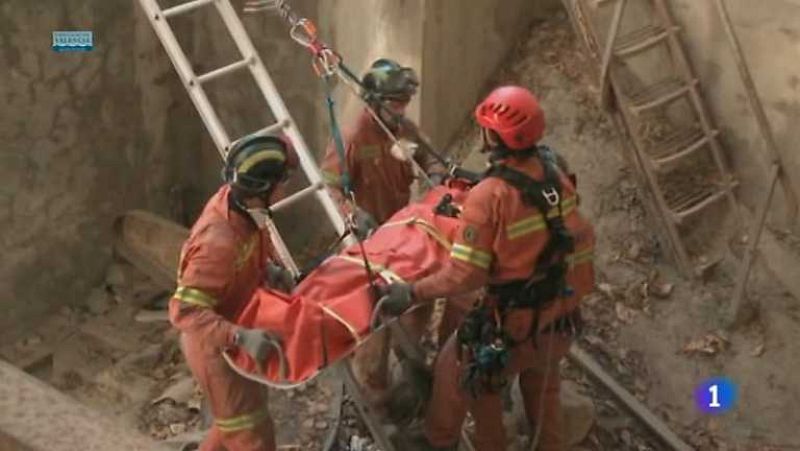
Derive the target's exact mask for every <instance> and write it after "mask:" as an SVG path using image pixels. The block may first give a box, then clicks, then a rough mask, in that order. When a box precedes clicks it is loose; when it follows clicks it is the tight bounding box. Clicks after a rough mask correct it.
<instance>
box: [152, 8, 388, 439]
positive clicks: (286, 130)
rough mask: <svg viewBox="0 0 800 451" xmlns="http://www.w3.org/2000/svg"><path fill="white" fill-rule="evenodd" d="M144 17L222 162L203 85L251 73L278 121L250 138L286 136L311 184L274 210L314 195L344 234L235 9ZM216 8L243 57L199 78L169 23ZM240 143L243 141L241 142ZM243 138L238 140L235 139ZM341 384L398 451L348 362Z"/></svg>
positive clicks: (223, 135)
mask: <svg viewBox="0 0 800 451" xmlns="http://www.w3.org/2000/svg"><path fill="white" fill-rule="evenodd" d="M139 4H140V5H141V6H142V8H143V10H144V12H145V14H146V15H147V18H148V20H149V21H150V24H151V25H152V26H153V29H154V30H155V32H156V34H157V35H158V38H159V40H160V41H161V43H162V44H163V46H164V49H165V50H166V52H167V55H169V58H170V60H171V61H172V64H173V66H175V70H176V71H177V72H178V75H179V76H180V78H181V81H182V82H183V85H184V88H186V91H187V92H188V93H189V97H191V99H192V102H193V103H194V105H195V107H196V108H197V111H198V113H200V117H201V118H202V120H203V123H204V124H205V126H206V129H207V130H208V132H209V133H210V134H211V138H212V139H213V140H214V144H215V145H216V147H217V150H218V151H219V154H220V156H221V157H222V158H223V159H224V158H225V155H226V154H227V152H228V150H229V149H230V147H231V144H232V143H233V142H235V140H231V138H230V137H229V136H228V133H227V132H226V131H225V129H224V127H223V126H222V123H221V122H220V119H219V117H218V115H217V113H216V112H215V110H214V108H213V106H212V105H211V102H210V101H209V99H208V96H207V95H206V92H205V90H204V87H203V85H204V84H205V83H207V82H209V81H211V80H214V79H217V78H220V77H224V76H226V75H229V74H232V73H236V72H239V71H244V70H249V71H250V74H251V75H252V76H253V79H254V80H255V82H256V85H257V86H258V88H259V90H260V91H261V94H262V95H263V97H264V100H266V102H267V104H268V106H269V108H270V110H271V111H272V114H273V117H275V118H276V122H275V123H274V124H271V125H268V126H266V127H264V128H263V129H261V130H257V131H255V132H254V133H252V135H265V134H271V133H283V134H284V135H285V136H286V137H287V138H288V139H289V141H290V142H291V144H292V145H293V146H294V149H295V151H296V152H297V155H298V159H299V161H300V166H301V168H302V170H303V172H304V173H305V175H306V177H307V178H308V180H309V182H310V185H309V186H307V187H306V188H303V189H301V190H300V191H298V192H296V193H294V194H292V195H290V196H288V197H286V198H285V199H282V200H281V201H280V202H277V203H276V204H275V205H273V206H272V210H274V211H279V210H281V209H283V208H286V207H288V206H290V205H292V204H294V203H296V202H297V201H299V200H301V199H304V198H306V197H309V196H312V195H313V196H314V197H316V199H317V200H318V201H319V203H320V204H321V205H322V207H323V209H324V211H325V214H326V215H327V217H328V219H329V220H330V223H331V225H332V226H333V227H334V229H335V231H336V233H337V234H341V233H343V232H344V230H345V222H344V218H343V217H342V214H341V212H340V211H339V209H338V208H337V206H336V203H335V202H334V200H333V198H332V197H331V196H330V194H329V193H328V191H327V190H326V189H325V185H324V183H323V180H322V175H321V173H320V170H319V167H318V166H317V164H316V161H315V159H314V157H313V155H312V154H311V152H310V151H309V149H308V146H307V145H306V142H305V140H304V139H303V136H302V134H301V133H300V130H299V129H298V128H297V125H296V123H295V122H294V120H293V119H292V117H291V115H290V114H289V110H288V109H287V108H286V105H285V103H284V102H283V99H282V98H281V95H280V94H279V93H278V90H277V88H276V87H275V83H274V82H273V81H272V78H270V76H269V73H268V72H267V69H266V68H265V66H264V64H263V63H262V61H261V58H260V57H259V55H258V52H257V51H256V49H255V47H254V46H253V43H252V41H251V40H250V37H249V36H248V35H247V32H246V30H245V28H244V25H243V24H242V22H241V20H240V19H239V16H238V15H237V13H236V10H235V9H234V8H233V6H232V5H231V3H230V1H229V0H192V1H189V2H186V3H183V4H180V5H177V6H173V7H170V8H166V9H162V8H161V7H160V6H159V4H158V2H157V0H139ZM211 6H213V7H214V8H215V9H216V10H217V12H218V13H219V16H220V17H221V18H222V21H223V23H224V24H225V28H226V29H227V30H228V32H229V33H230V37H231V38H232V39H233V42H234V43H235V44H236V47H237V49H238V50H239V55H238V57H237V60H236V61H235V62H232V63H230V64H228V65H226V66H223V67H220V68H217V69H214V70H211V71H209V72H207V73H204V74H200V75H198V74H196V73H194V71H193V70H192V65H191V63H190V62H189V60H188V58H187V57H186V53H185V52H184V51H183V49H182V48H181V46H180V44H179V43H178V40H177V39H176V37H175V33H174V32H173V30H172V27H171V26H170V24H169V19H171V18H174V17H176V16H180V15H184V14H189V13H190V12H192V11H195V10H197V9H200V8H204V7H205V8H208V7H211ZM240 138H241V137H240ZM237 139H239V138H237ZM264 220H265V221H266V223H267V226H268V228H269V231H270V235H271V239H272V241H273V244H274V245H275V248H276V251H277V252H278V254H279V258H280V259H281V260H282V262H283V263H284V264H285V265H286V267H287V268H289V269H290V270H291V271H293V272H294V274H297V273H298V268H297V265H296V263H295V261H294V258H293V257H292V255H291V253H290V252H289V250H288V248H287V246H286V245H285V242H284V240H283V239H282V238H281V235H280V233H279V232H278V230H277V228H276V227H275V224H274V223H273V222H272V220H271V219H270V218H264ZM335 366H336V367H337V368H336V369H337V370H338V373H339V375H340V378H341V379H342V381H343V383H344V384H345V386H346V387H347V390H348V393H349V394H350V396H351V397H352V398H353V400H354V402H355V403H356V406H357V408H358V410H359V413H360V415H361V417H362V419H363V420H364V423H365V424H366V425H367V427H368V428H369V430H370V433H371V434H372V436H373V438H374V439H375V441H376V442H377V444H378V445H379V446H380V447H381V449H382V450H383V451H394V449H395V448H394V446H393V445H392V443H391V442H390V441H389V439H388V437H387V434H386V433H385V431H384V429H383V427H382V425H381V424H380V423H379V422H378V421H377V419H376V416H375V415H373V414H372V412H371V410H370V406H369V403H368V402H367V400H366V396H365V394H364V392H363V389H362V388H361V387H360V385H359V384H358V381H357V380H356V378H355V376H354V374H353V370H352V366H351V364H350V360H349V359H347V358H346V359H342V361H341V362H340V363H337V364H336V365H335Z"/></svg>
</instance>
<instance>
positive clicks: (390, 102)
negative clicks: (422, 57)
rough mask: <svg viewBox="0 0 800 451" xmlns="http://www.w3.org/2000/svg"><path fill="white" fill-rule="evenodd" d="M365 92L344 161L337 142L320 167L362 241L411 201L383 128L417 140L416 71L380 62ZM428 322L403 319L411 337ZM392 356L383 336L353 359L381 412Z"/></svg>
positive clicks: (402, 164)
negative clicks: (413, 111) (413, 110)
mask: <svg viewBox="0 0 800 451" xmlns="http://www.w3.org/2000/svg"><path fill="white" fill-rule="evenodd" d="M362 86H363V89H364V92H363V93H362V94H363V97H364V98H365V99H366V100H367V106H365V107H364V109H363V110H362V111H361V113H360V114H359V116H358V117H357V118H356V120H355V123H354V124H352V126H351V127H350V128H349V129H347V130H345V133H344V137H343V141H344V142H343V144H344V155H343V157H344V158H343V159H342V158H341V157H340V155H339V153H338V149H337V146H336V143H335V141H334V142H331V143H330V145H329V146H328V148H327V150H326V153H325V158H324V160H323V162H322V166H321V169H322V174H323V177H324V179H325V182H326V184H327V186H328V188H329V192H330V193H331V194H332V196H333V197H334V199H336V201H337V203H338V204H339V205H340V208H341V211H342V212H343V213H344V214H345V215H352V217H353V221H354V223H355V225H356V233H357V234H358V237H359V238H360V239H363V238H365V237H366V236H367V235H368V233H369V231H370V230H372V229H374V228H376V227H377V226H378V224H382V223H384V222H385V221H386V220H387V219H389V218H390V217H391V216H392V215H393V214H395V213H396V212H397V211H399V210H400V209H402V208H404V207H405V206H406V205H408V202H409V200H410V197H411V184H412V182H413V181H414V171H413V169H412V166H411V162H410V161H403V160H401V159H399V158H397V157H396V156H395V155H393V153H392V147H393V146H394V142H393V140H392V138H391V137H390V136H389V135H388V134H387V133H386V131H385V130H384V129H383V127H386V128H387V129H389V130H390V131H391V133H392V134H393V135H394V136H395V137H396V138H398V139H403V140H407V141H410V140H413V138H414V131H415V130H416V126H415V125H414V124H413V123H411V121H410V120H409V119H407V118H406V117H405V111H406V107H407V106H408V104H409V102H410V101H411V99H412V97H413V96H414V95H415V94H416V92H417V87H418V86H419V80H418V78H417V75H416V73H415V72H414V70H413V69H412V68H410V67H404V66H401V65H400V64H399V63H397V62H396V61H393V60H390V59H385V58H382V59H378V60H376V61H375V62H373V63H372V65H371V66H370V68H369V70H368V71H367V72H366V74H365V75H364V76H363V77H362ZM370 109H371V110H372V111H373V112H374V113H376V114H377V116H378V118H379V120H380V121H381V123H379V122H378V118H376V117H375V116H373V114H372V113H371V112H370ZM413 158H414V160H415V161H416V162H417V163H418V164H419V165H420V167H421V168H422V169H423V170H424V171H425V172H426V173H427V175H428V177H429V179H430V180H431V182H432V183H434V184H438V183H441V181H442V180H443V179H444V176H445V174H446V169H445V168H444V166H443V165H441V164H439V163H438V162H437V161H436V160H434V159H433V158H431V156H430V155H428V154H426V153H423V152H416V153H415V155H414V156H413ZM345 169H346V171H345ZM345 177H347V179H345ZM348 189H351V190H352V193H353V195H354V198H355V205H353V204H352V203H351V199H350V197H349V195H348V193H347V192H346V191H347V190H348ZM426 310H427V311H426ZM429 316H430V310H428V309H420V310H419V311H417V312H415V313H414V314H413V315H412V317H411V318H407V319H404V321H403V322H404V325H405V326H406V328H407V329H408V331H409V333H410V335H411V336H412V337H419V336H420V335H421V334H422V333H423V332H424V328H425V324H426V322H427V319H428V317H429ZM388 355H389V341H388V337H387V335H385V334H382V335H380V336H376V337H373V339H372V340H370V341H369V342H368V343H366V344H365V345H364V346H362V347H361V348H360V349H359V351H358V353H357V354H356V358H355V365H354V367H355V372H356V375H357V377H358V378H359V380H360V381H361V382H363V384H364V386H365V388H366V389H367V393H368V396H369V397H370V399H371V401H372V402H373V405H374V407H375V408H377V409H379V410H380V409H383V408H384V407H385V406H383V404H384V402H386V401H387V397H388V396H389V394H388V389H389V385H390V383H389V374H388ZM384 413H385V412H384Z"/></svg>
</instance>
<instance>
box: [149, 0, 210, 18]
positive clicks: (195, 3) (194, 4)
mask: <svg viewBox="0 0 800 451" xmlns="http://www.w3.org/2000/svg"><path fill="white" fill-rule="evenodd" d="M214 1H215V0H192V1H191V2H186V3H183V4H180V5H177V6H173V7H172V8H167V9H165V10H163V11H161V14H162V15H163V16H164V17H166V18H167V19H169V18H170V17H173V16H177V15H178V14H183V13H188V12H189V11H193V10H195V9H197V8H200V7H202V6H205V5H208V4H209V3H214Z"/></svg>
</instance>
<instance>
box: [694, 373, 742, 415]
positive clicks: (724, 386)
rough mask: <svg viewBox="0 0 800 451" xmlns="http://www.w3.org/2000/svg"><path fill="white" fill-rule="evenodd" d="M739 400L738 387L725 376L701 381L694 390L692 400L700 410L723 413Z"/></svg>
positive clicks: (708, 412) (709, 412) (734, 405)
mask: <svg viewBox="0 0 800 451" xmlns="http://www.w3.org/2000/svg"><path fill="white" fill-rule="evenodd" d="M738 400H739V387H738V386H737V385H736V383H735V382H733V381H732V380H730V379H728V378H727V377H713V378H710V379H707V380H705V381H703V382H702V383H701V384H700V385H698V386H697V388H696V389H695V391H694V401H695V404H696V405H697V408H698V409H700V411H701V412H703V413H707V414H721V413H725V412H727V411H729V410H731V409H733V408H734V407H736V403H737V401H738Z"/></svg>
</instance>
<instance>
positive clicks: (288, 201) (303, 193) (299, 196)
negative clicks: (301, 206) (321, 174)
mask: <svg viewBox="0 0 800 451" xmlns="http://www.w3.org/2000/svg"><path fill="white" fill-rule="evenodd" d="M324 186H325V184H324V183H323V182H317V183H315V184H313V185H310V186H307V187H305V188H303V189H301V190H300V191H298V192H296V193H294V194H292V195H291V196H288V197H286V198H283V199H281V200H280V201H278V202H276V203H275V205H273V206H272V207H271V208H272V210H273V211H279V210H281V209H283V208H286V207H288V206H290V205H292V204H295V203H297V202H299V201H301V200H303V199H305V198H306V197H308V196H310V195H312V194H314V193H315V192H317V190H319V189H321V188H322V187H324Z"/></svg>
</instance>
